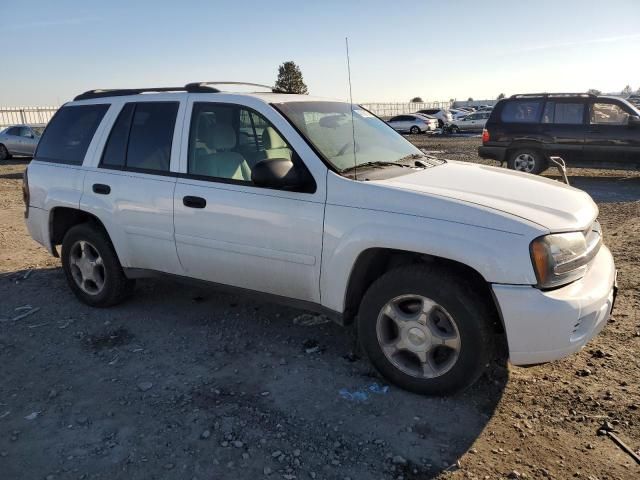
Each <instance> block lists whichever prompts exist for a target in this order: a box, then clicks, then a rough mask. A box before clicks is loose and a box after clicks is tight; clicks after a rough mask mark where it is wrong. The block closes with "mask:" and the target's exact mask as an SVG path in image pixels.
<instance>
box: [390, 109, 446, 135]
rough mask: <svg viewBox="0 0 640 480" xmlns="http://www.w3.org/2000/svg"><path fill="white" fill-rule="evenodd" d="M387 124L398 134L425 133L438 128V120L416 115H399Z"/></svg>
mask: <svg viewBox="0 0 640 480" xmlns="http://www.w3.org/2000/svg"><path fill="white" fill-rule="evenodd" d="M387 124H389V126H390V127H391V128H393V129H394V130H395V131H397V132H401V133H412V134H417V133H424V132H429V131H433V130H435V129H436V128H438V120H436V119H435V118H433V117H432V118H429V117H427V116H425V115H419V114H415V113H411V114H404V115H397V116H395V117H392V118H391V119H389V120H388V121H387Z"/></svg>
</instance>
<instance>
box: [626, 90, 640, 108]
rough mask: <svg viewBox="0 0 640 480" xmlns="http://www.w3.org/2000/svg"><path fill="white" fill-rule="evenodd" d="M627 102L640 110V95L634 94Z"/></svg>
mask: <svg viewBox="0 0 640 480" xmlns="http://www.w3.org/2000/svg"><path fill="white" fill-rule="evenodd" d="M627 101H628V102H629V103H631V104H632V105H633V106H634V107H636V108H640V94H637V93H634V94H633V95H631V96H629V98H627Z"/></svg>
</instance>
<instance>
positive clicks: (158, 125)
mask: <svg viewBox="0 0 640 480" xmlns="http://www.w3.org/2000/svg"><path fill="white" fill-rule="evenodd" d="M177 113H178V103H177V102H139V103H127V104H126V105H125V106H124V107H123V109H122V111H121V112H120V114H119V115H118V118H117V120H116V122H115V123H114V125H113V128H112V129H111V133H110V134H109V140H108V141H107V144H106V145H105V147H104V151H103V153H102V161H101V163H100V164H101V166H105V167H111V168H123V169H132V170H144V171H158V172H168V171H169V165H170V161H171V145H172V142H173V130H174V127H175V123H176V114H177Z"/></svg>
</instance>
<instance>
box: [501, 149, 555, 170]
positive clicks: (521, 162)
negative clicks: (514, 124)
mask: <svg viewBox="0 0 640 480" xmlns="http://www.w3.org/2000/svg"><path fill="white" fill-rule="evenodd" d="M507 166H508V167H509V168H510V169H512V170H517V171H519V172H526V173H533V174H536V175H537V174H539V173H542V172H543V171H545V170H546V169H547V167H548V164H547V160H546V159H545V158H544V156H543V155H542V153H540V152H539V151H538V150H534V149H529V148H524V149H520V150H516V151H515V152H513V153H512V154H511V156H510V157H509V159H508V161H507Z"/></svg>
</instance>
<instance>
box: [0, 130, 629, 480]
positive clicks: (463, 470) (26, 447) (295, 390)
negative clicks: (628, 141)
mask: <svg viewBox="0 0 640 480" xmlns="http://www.w3.org/2000/svg"><path fill="white" fill-rule="evenodd" d="M411 140H412V141H413V142H414V143H416V144H418V145H419V146H421V147H423V148H425V149H427V150H430V151H439V152H442V153H440V155H442V156H443V157H446V158H452V159H458V160H469V161H479V159H478V158H477V156H476V148H477V146H478V144H479V139H478V138H473V137H440V138H439V137H428V136H426V135H422V136H416V137H411ZM26 164H27V161H23V160H11V161H8V162H3V163H2V164H0V224H1V225H2V227H1V228H0V272H3V273H0V320H1V321H0V362H1V365H2V367H1V368H0V471H1V472H2V474H1V475H0V476H1V477H2V478H3V479H83V478H102V479H116V478H117V479H120V478H122V479H156V478H158V479H159V478H167V479H173V478H176V479H178V478H179V479H183V478H198V479H245V478H247V479H248V478H252V479H253V478H278V479H288V480H293V479H308V478H318V479H346V478H351V479H354V480H355V479H407V480H409V479H416V480H417V479H427V478H439V479H445V478H446V479H449V478H454V479H462V478H479V479H494V478H530V479H532V478H555V479H567V478H584V479H632V478H638V477H639V476H640V466H638V465H637V464H635V463H634V462H633V460H632V459H631V458H630V457H629V456H628V455H627V454H625V453H624V452H622V451H621V450H620V449H619V448H618V447H617V446H616V445H615V444H614V443H613V442H612V441H611V440H610V439H609V438H608V437H606V436H598V435H597V432H598V430H599V428H600V427H601V426H602V425H603V423H604V422H609V426H608V427H610V428H614V429H615V430H616V431H617V432H618V435H619V437H620V438H622V440H623V441H625V442H626V443H627V444H628V445H629V446H630V447H631V448H633V449H634V450H638V449H639V448H640V410H639V408H640V389H639V388H638V378H639V367H640V360H639V358H638V348H639V346H640V316H638V313H637V311H638V307H640V288H639V287H640V266H639V260H640V175H637V174H629V173H628V172H613V171H590V170H581V171H579V170H576V171H572V172H571V181H572V183H573V184H575V185H577V186H579V187H580V188H584V189H586V190H587V191H589V192H590V193H591V194H592V195H594V198H595V199H596V201H597V202H598V204H599V207H600V211H601V214H600V219H601V222H602V224H603V228H604V232H605V241H606V243H607V244H608V245H609V247H610V248H611V249H612V251H613V253H614V256H615V258H616V262H617V266H618V268H619V270H620V273H619V282H620V287H621V291H620V295H619V297H618V301H617V304H616V308H615V311H614V315H613V318H612V320H611V322H610V324H609V325H608V326H607V328H606V329H605V330H604V332H603V333H602V334H601V335H600V336H599V337H597V338H596V339H595V340H594V341H593V342H591V343H590V344H589V345H588V346H587V347H586V348H585V349H584V350H583V351H582V352H581V353H579V354H577V355H574V356H572V357H570V358H567V359H564V360H562V361H559V362H555V363H552V364H547V365H541V366H536V367H531V368H528V369H522V368H513V367H510V366H509V367H507V366H505V365H503V364H502V363H501V362H500V361H495V362H494V364H493V365H492V366H491V368H490V369H489V370H488V372H487V374H486V375H485V376H483V378H482V379H481V380H480V381H479V382H478V384H476V385H475V386H474V387H472V388H471V389H470V390H468V391H466V392H464V393H463V394H461V395H457V396H454V397H450V398H446V399H436V398H425V397H420V396H417V395H413V394H410V393H407V392H404V391H402V390H399V389H397V388H394V387H392V386H387V385H386V384H385V383H384V382H383V381H382V380H381V379H379V378H378V377H376V376H375V374H374V373H373V372H372V371H371V369H370V368H369V366H368V365H367V363H366V362H365V361H364V360H362V359H361V358H360V356H359V354H358V352H357V350H356V349H355V339H354V334H353V331H352V330H351V329H349V328H347V329H343V328H341V327H338V326H336V325H334V324H332V323H323V320H324V319H322V318H321V317H316V316H313V315H309V314H306V313H305V312H302V311H299V310H294V309H291V308H286V307H282V306H278V305H273V304H268V303H264V302H262V301H257V300H255V299H251V298H247V297H236V296H230V295H227V294H222V293H219V292H216V291H215V290H213V289H207V288H203V287H193V286H185V285H181V284H177V283H171V282H168V281H159V280H147V281H141V282H139V283H138V288H137V289H136V294H135V296H134V297H133V298H132V299H130V300H129V301H128V302H126V303H125V304H123V305H120V306H118V307H114V308H111V309H104V310H103V309H91V308H89V307H87V306H84V305H82V304H80V303H78V302H77V301H76V300H75V298H74V297H73V296H72V294H71V293H70V291H69V289H68V288H67V286H66V284H65V281H64V278H63V274H62V271H61V269H60V266H59V261H58V260H57V259H54V258H51V257H49V256H48V254H47V253H46V252H45V251H44V249H42V248H41V247H39V246H38V245H37V244H35V243H34V242H33V241H32V240H31V239H30V238H29V237H28V234H27V233H26V229H25V227H24V222H23V218H22V202H21V197H20V178H21V174H22V171H23V169H24V167H25V165H26ZM549 174H553V172H550V173H549ZM27 314H28V315H27ZM310 323H311V325H310Z"/></svg>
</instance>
